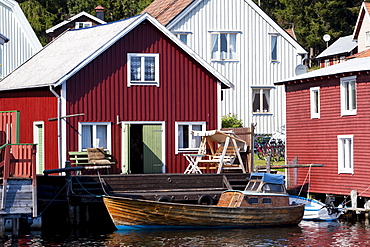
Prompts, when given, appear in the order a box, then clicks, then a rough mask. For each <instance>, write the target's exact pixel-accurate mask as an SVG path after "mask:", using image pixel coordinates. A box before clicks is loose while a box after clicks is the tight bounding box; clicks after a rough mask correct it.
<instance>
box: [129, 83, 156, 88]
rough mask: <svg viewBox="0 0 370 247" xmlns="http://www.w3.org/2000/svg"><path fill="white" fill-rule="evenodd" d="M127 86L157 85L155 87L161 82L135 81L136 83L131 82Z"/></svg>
mask: <svg viewBox="0 0 370 247" xmlns="http://www.w3.org/2000/svg"><path fill="white" fill-rule="evenodd" d="M127 86H128V87H131V86H155V87H159V83H157V82H134V83H129V84H128V85H127Z"/></svg>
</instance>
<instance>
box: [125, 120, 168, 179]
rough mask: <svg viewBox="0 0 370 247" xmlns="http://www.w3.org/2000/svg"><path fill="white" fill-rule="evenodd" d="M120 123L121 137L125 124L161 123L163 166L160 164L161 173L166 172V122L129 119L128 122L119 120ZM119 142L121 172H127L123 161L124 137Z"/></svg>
mask: <svg viewBox="0 0 370 247" xmlns="http://www.w3.org/2000/svg"><path fill="white" fill-rule="evenodd" d="M120 123H121V127H122V137H123V136H124V133H123V132H124V131H125V124H142V125H144V124H157V125H162V130H163V131H162V162H163V166H162V173H166V170H167V169H166V158H165V157H166V149H165V147H166V122H164V121H129V122H124V121H122V122H120ZM121 143H122V150H121V153H122V157H121V160H122V166H121V170H122V173H123V174H127V173H128V167H125V165H124V163H123V161H124V160H125V158H126V157H124V155H125V152H124V150H125V148H126V143H125V140H124V138H122V140H121Z"/></svg>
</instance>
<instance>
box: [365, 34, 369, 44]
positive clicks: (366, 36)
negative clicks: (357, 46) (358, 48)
mask: <svg viewBox="0 0 370 247" xmlns="http://www.w3.org/2000/svg"><path fill="white" fill-rule="evenodd" d="M365 46H366V47H367V46H370V31H367V32H365Z"/></svg>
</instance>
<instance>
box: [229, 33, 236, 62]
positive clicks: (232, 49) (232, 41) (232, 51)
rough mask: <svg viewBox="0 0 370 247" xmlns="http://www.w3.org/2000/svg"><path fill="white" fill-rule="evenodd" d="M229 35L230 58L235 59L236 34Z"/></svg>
mask: <svg viewBox="0 0 370 247" xmlns="http://www.w3.org/2000/svg"><path fill="white" fill-rule="evenodd" d="M229 35H230V45H229V53H230V59H236V34H229Z"/></svg>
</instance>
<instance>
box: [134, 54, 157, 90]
mask: <svg viewBox="0 0 370 247" xmlns="http://www.w3.org/2000/svg"><path fill="white" fill-rule="evenodd" d="M127 69H128V72H127V75H128V83H127V84H128V86H132V85H154V86H157V87H159V54H150V53H139V54H134V53H128V54H127Z"/></svg>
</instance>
